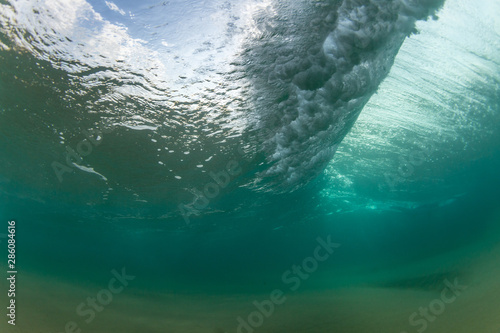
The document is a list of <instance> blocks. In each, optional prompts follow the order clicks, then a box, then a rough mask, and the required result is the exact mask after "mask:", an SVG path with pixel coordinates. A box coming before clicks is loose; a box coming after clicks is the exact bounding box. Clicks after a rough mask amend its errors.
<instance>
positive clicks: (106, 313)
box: [0, 233, 500, 333]
mask: <svg viewBox="0 0 500 333" xmlns="http://www.w3.org/2000/svg"><path fill="white" fill-rule="evenodd" d="M498 238H499V237H498V233H495V234H490V236H489V238H488V239H483V240H482V241H481V242H478V243H476V244H474V245H471V246H467V247H464V248H461V249H458V250H455V251H453V252H449V253H446V254H442V255H440V256H438V257H434V258H430V259H426V260H425V261H420V262H414V263H409V264H408V265H405V266H400V267H394V268H392V269H390V270H388V269H385V270H381V271H377V272H374V273H372V274H369V275H364V276H362V277H361V278H360V277H359V276H355V275H354V274H355V273H350V274H353V276H352V281H356V282H353V283H351V284H344V285H343V286H339V285H336V286H333V284H332V286H331V287H329V286H328V281H329V279H331V280H332V281H333V280H335V279H336V278H339V276H340V275H339V274H337V273H338V272H337V273H336V272H333V271H332V272H323V273H320V274H318V281H319V280H321V284H322V285H324V286H325V287H323V288H321V289H318V288H315V289H314V290H306V288H303V289H304V290H301V289H299V290H297V291H295V292H291V291H290V290H286V289H285V288H283V291H284V292H285V293H284V297H286V300H285V301H284V303H283V304H278V305H275V306H274V310H273V313H272V314H271V315H270V316H269V317H266V316H264V315H262V316H261V317H262V319H263V320H262V321H263V322H262V324H261V325H260V326H258V327H256V328H253V327H251V326H250V325H249V326H247V327H244V328H243V327H240V329H239V330H238V321H237V318H238V317H241V318H243V319H244V320H245V322H248V316H249V315H251V314H252V313H253V312H254V311H256V307H255V305H254V304H253V302H254V301H258V302H263V301H265V300H268V299H269V298H270V296H269V293H267V294H255V293H245V292H244V291H242V292H241V293H239V294H235V293H225V294H223V295H222V294H214V293H200V292H193V293H190V294H185V293H184V294H177V293H172V292H169V293H165V292H152V291H151V290H148V291H145V290H141V289H138V288H136V289H134V288H133V287H130V288H126V289H124V291H123V292H121V293H119V294H116V295H114V298H113V300H112V301H111V302H110V303H109V304H108V305H106V306H105V307H104V309H103V310H102V311H101V312H96V313H95V318H93V319H92V320H91V321H90V322H89V323H87V322H85V319H88V318H89V317H83V316H79V315H78V314H77V313H76V308H77V306H78V305H79V304H80V303H82V302H83V301H85V300H86V299H87V297H89V296H94V297H95V296H96V293H97V292H98V291H99V288H96V286H90V285H88V286H86V285H82V284H81V283H77V282H71V281H67V280H64V279H60V278H57V277H55V276H43V275H40V274H35V273H30V272H25V271H22V270H21V271H20V272H19V273H18V280H17V281H16V285H17V286H16V288H17V295H16V326H12V325H9V324H8V323H7V319H8V318H7V317H6V316H5V314H4V315H3V316H2V317H3V319H2V321H1V323H0V332H2V333H4V332H5V333H14V332H19V333H38V332H40V333H42V332H43V333H60V332H71V333H73V332H74V333H79V332H82V333H83V332H89V333H90V332H92V333H115V332H116V333H128V332H131V333H132V332H141V333H156V332H158V333H159V332H179V333H191V332H192V333H195V332H199V333H224V332H226V333H232V332H234V333H253V332H262V333H271V332H272V333H276V332H287V333H295V332H297V333H324V332H339V333H362V332H363V333H366V332H380V333H390V332H394V333H402V332H404V333H413V332H418V333H422V332H428V333H448V332H454V333H499V332H500V319H499V318H500V317H499V313H500V278H499V277H500V265H499V263H500V245H499V244H500V242H499V241H498ZM2 269H3V270H4V271H6V270H5V269H4V268H3V267H2ZM343 279H347V280H349V277H348V276H346V275H345V274H344V276H343ZM445 281H448V282H450V283H452V284H453V283H455V281H457V284H458V285H460V286H465V287H466V289H463V290H455V293H453V291H452V290H447V291H445V295H446V297H447V300H448V302H447V303H445V302H443V301H440V300H442V295H443V290H444V289H446V288H449V287H447V284H446V282H445ZM277 287H279V286H277ZM0 288H1V290H4V291H6V290H8V286H7V283H6V280H5V279H3V280H2V282H1V283H0ZM272 290H273V288H271V287H270V290H269V292H272ZM5 294H6V293H5V292H3V291H2V295H5ZM453 296H456V297H453ZM451 299H453V300H452V301H450V300H451ZM2 305H5V306H2V307H3V309H4V310H3V311H4V312H5V313H7V310H6V305H7V301H6V297H4V296H2ZM431 305H432V306H434V311H436V315H433V313H432V312H429V316H430V317H429V318H430V319H428V320H427V319H425V317H424V316H423V315H421V314H419V310H420V308H421V307H423V308H429V306H431ZM443 305H444V306H443ZM414 313H417V314H416V315H414V321H415V322H414V324H413V325H411V323H410V317H411V316H412V315H413V314H414ZM259 317H260V315H257V316H255V314H254V320H259ZM6 318H7V319H6ZM417 321H418V324H417ZM70 322H74V323H75V324H76V326H72V325H73V324H68V323H70ZM424 322H425V324H424ZM68 325H69V326H68ZM80 330H81V331H80Z"/></svg>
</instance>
